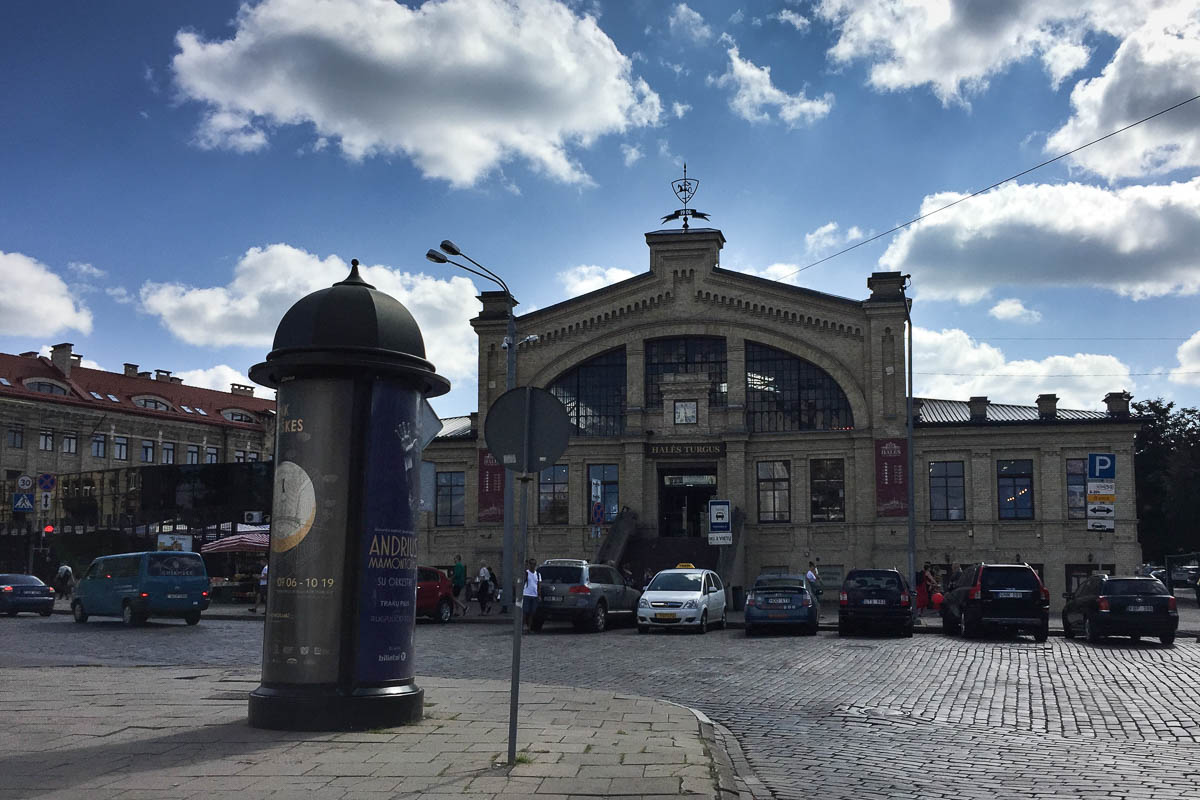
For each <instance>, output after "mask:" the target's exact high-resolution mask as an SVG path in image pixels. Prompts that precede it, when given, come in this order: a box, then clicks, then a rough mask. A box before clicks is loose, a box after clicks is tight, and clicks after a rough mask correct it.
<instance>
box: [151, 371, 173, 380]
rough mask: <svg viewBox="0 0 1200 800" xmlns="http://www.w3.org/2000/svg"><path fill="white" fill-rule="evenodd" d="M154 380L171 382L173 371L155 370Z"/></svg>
mask: <svg viewBox="0 0 1200 800" xmlns="http://www.w3.org/2000/svg"><path fill="white" fill-rule="evenodd" d="M154 380H156V381H170V380H171V371H170V370H167V369H156V370H154Z"/></svg>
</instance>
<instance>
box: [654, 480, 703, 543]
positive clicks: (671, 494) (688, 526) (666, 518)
mask: <svg viewBox="0 0 1200 800" xmlns="http://www.w3.org/2000/svg"><path fill="white" fill-rule="evenodd" d="M658 487H659V488H658V535H659V536H703V535H704V534H705V531H706V530H707V528H706V526H705V519H706V516H707V514H708V501H709V500H711V499H713V498H714V497H716V495H717V469H716V467H715V466H714V467H703V468H697V467H683V468H680V467H672V468H660V469H659V471H658Z"/></svg>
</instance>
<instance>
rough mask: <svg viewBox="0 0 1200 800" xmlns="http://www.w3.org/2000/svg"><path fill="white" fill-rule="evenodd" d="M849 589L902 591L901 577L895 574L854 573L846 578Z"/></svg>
mask: <svg viewBox="0 0 1200 800" xmlns="http://www.w3.org/2000/svg"><path fill="white" fill-rule="evenodd" d="M846 588H847V589H890V590H891V591H893V592H898V591H900V576H899V575H897V574H896V573H894V572H852V573H850V575H849V576H847V577H846Z"/></svg>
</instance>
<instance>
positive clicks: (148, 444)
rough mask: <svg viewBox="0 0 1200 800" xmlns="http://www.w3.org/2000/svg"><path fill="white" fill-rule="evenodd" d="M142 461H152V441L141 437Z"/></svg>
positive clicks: (147, 462) (150, 462) (146, 462)
mask: <svg viewBox="0 0 1200 800" xmlns="http://www.w3.org/2000/svg"><path fill="white" fill-rule="evenodd" d="M142 463H143V464H153V463H154V442H152V441H150V440H149V439H142Z"/></svg>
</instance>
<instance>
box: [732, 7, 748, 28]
mask: <svg viewBox="0 0 1200 800" xmlns="http://www.w3.org/2000/svg"><path fill="white" fill-rule="evenodd" d="M745 19H746V14H745V12H744V11H742V10H741V9H740V8H739V9H738V10H737V11H735V12H733V13H732V14H730V15H729V24H730V25H741V24H742V22H743V21H744V20H745Z"/></svg>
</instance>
